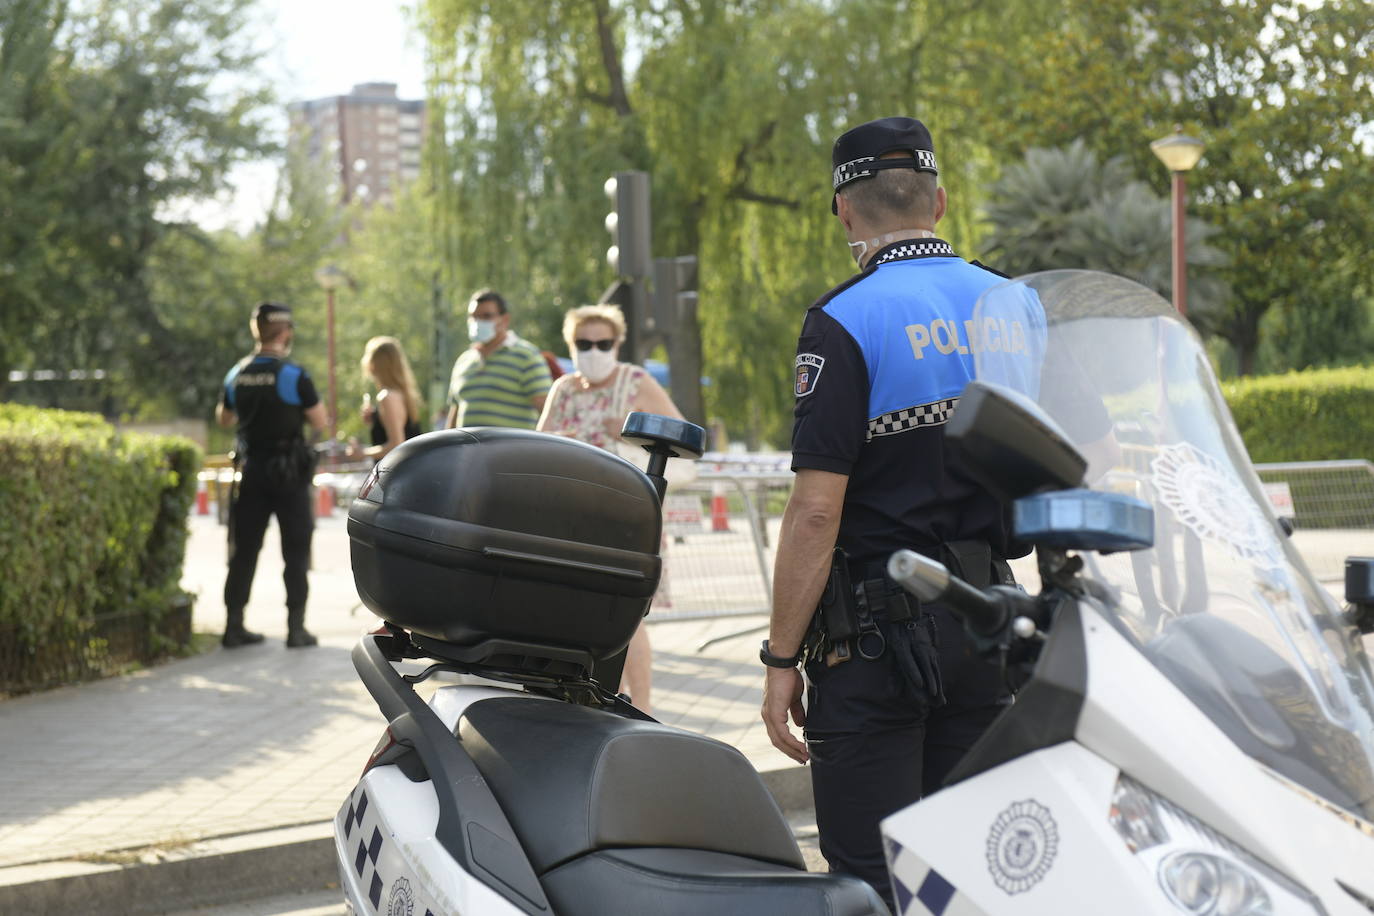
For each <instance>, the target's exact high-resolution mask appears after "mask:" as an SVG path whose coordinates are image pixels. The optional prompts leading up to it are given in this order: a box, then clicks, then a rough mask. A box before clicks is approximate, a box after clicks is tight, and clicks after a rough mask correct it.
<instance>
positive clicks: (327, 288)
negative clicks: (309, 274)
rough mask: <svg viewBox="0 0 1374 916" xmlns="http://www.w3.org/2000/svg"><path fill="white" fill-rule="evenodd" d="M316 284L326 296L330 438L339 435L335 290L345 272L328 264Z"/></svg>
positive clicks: (316, 277)
mask: <svg viewBox="0 0 1374 916" xmlns="http://www.w3.org/2000/svg"><path fill="white" fill-rule="evenodd" d="M315 282H316V283H318V284H320V286H321V287H322V288H323V289H324V294H325V304H326V312H325V322H326V325H327V326H328V339H329V438H330V439H334V438H337V434H338V397H337V392H336V388H335V382H334V290H336V289H338V288H339V287H340V286H341V285H342V284H343V282H344V272H343V271H342V270H340V269H339V268H338V267H336V266H334V265H333V264H326V265H324V266H323V267H321V268H319V269H318V270H316V271H315Z"/></svg>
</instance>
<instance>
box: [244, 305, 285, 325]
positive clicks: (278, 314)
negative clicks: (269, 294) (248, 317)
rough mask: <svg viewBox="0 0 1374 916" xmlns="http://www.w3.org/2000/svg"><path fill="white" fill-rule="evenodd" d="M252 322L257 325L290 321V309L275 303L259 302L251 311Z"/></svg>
mask: <svg viewBox="0 0 1374 916" xmlns="http://www.w3.org/2000/svg"><path fill="white" fill-rule="evenodd" d="M253 320H254V321H256V322H258V323H264V322H278V321H287V322H289V321H290V320H291V309H290V308H288V307H287V306H284V305H280V304H278V303H276V302H261V303H259V304H258V307H257V308H255V309H253Z"/></svg>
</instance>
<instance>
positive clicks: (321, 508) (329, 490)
mask: <svg viewBox="0 0 1374 916" xmlns="http://www.w3.org/2000/svg"><path fill="white" fill-rule="evenodd" d="M333 514H334V488H333V487H331V486H329V485H328V484H321V485H320V486H318V487H316V488H315V517H316V518H329V516H331V515H333Z"/></svg>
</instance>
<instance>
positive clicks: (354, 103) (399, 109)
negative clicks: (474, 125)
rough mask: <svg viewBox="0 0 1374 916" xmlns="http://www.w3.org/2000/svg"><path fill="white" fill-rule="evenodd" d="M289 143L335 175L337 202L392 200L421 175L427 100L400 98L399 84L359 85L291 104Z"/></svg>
mask: <svg viewBox="0 0 1374 916" xmlns="http://www.w3.org/2000/svg"><path fill="white" fill-rule="evenodd" d="M287 112H288V113H289V116H290V142H291V143H292V144H304V145H305V149H306V151H307V153H308V154H309V156H310V158H312V159H315V160H317V161H320V162H323V163H325V164H326V165H327V167H328V168H330V169H331V170H332V172H333V174H334V175H335V176H336V187H337V190H338V194H339V201H340V202H341V203H344V204H347V203H350V202H352V201H354V200H361V201H362V202H363V203H364V204H367V205H371V204H373V203H378V202H380V203H390V202H391V201H392V199H393V198H394V197H395V194H396V192H397V191H398V190H399V189H400V188H401V187H402V186H404V185H406V184H408V183H409V182H412V181H414V180H415V179H417V178H419V177H420V147H421V144H422V142H423V139H424V133H425V103H424V101H423V100H409V99H400V98H397V97H396V84H395V83H359V84H358V85H356V86H354V87H353V91H352V92H350V93H349V94H348V95H337V96H332V97H330V98H324V99H315V100H313V101H309V102H292V103H291V104H290V105H288V106H287Z"/></svg>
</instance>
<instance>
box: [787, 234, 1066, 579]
mask: <svg viewBox="0 0 1374 916" xmlns="http://www.w3.org/2000/svg"><path fill="white" fill-rule="evenodd" d="M1003 282H1006V281H1005V278H1004V277H1003V276H1002V275H1000V274H997V273H994V272H992V271H991V270H988V269H986V268H983V267H981V266H978V265H975V264H970V263H969V262H967V261H964V260H963V259H962V258H959V257H958V256H956V255H955V253H954V251H953V249H952V248H950V246H949V245H948V244H947V243H946V242H943V241H941V240H939V239H912V240H906V241H902V242H898V243H895V244H893V245H889V246H887V247H886V248H883V249H881V250H880V251H878V252H877V253H876V254H875V255H874V257H873V259H872V260H871V261H870V262H869V267H868V268H867V269H866V270H864V271H863V272H862V273H860V274H858V275H856V276H855V277H853V278H851V279H850V280H849V281H847V282H846V283H844V284H842V285H840V286H838V287H836V288H835V289H833V290H831V291H830V292H828V293H826V294H825V295H824V296H822V297H821V298H820V299H819V300H818V301H817V302H816V303H815V304H814V305H812V306H811V308H810V310H808V312H807V314H806V319H805V322H804V323H803V325H802V332H801V337H800V339H799V340H798V342H797V361H796V366H795V386H796V388H795V393H796V397H797V401H796V408H795V414H794V415H795V419H794V423H793V429H792V468H793V470H799V469H801V468H813V469H817V470H823V471H832V472H834V473H837V474H847V475H848V476H849V485H848V488H847V490H846V492H845V498H844V510H843V514H842V516H841V520H840V531H839V537H838V545H839V546H840V547H843V548H844V549H845V551H846V552H848V554H849V556H850V558H851V560H852V561H864V560H868V561H874V560H877V561H886V559H887V557H888V555H890V554H891V553H892V552H893V551H894V550H898V549H900V548H903V547H906V548H911V549H914V550H917V551H920V552H923V553H927V554H930V555H933V556H939V545H940V544H941V543H944V542H947V541H958V540H974V539H980V540H985V541H987V542H988V543H989V544H991V545H992V549H993V550H994V552H996V553H998V554H999V555H1001V556H1004V557H1006V556H1016V555H1020V554H1021V553H1024V552H1025V551H1024V548H1020V549H1017V550H1016V552H1015V553H1012V552H1011V551H1012V550H1013V548H1012V546H1011V545H1010V544H1009V538H1008V524H1007V514H1006V507H1004V506H1003V505H1002V504H1000V503H999V502H998V501H997V500H996V499H994V498H993V497H992V496H990V495H989V494H988V493H987V491H986V490H984V489H983V488H982V487H981V486H979V485H978V484H977V483H976V482H974V481H973V480H972V479H971V478H970V477H968V476H966V475H965V474H964V473H963V472H962V471H961V469H960V467H959V465H958V463H957V461H956V460H954V459H953V456H952V454H951V450H950V447H949V446H948V445H947V444H946V442H945V432H944V425H945V423H946V422H947V421H948V420H949V417H950V415H951V413H952V412H953V410H954V407H955V405H956V404H957V403H958V399H959V395H960V393H961V392H962V391H963V389H964V385H965V384H966V383H967V382H968V381H969V380H970V379H971V378H973V377H974V355H975V353H976V352H979V351H985V352H988V353H996V354H997V358H998V360H999V361H1000V362H1001V363H1002V364H1003V366H1004V367H1005V366H1012V367H1023V369H1024V373H1025V376H1026V377H1027V378H1029V379H1035V380H1038V377H1039V366H1040V364H1041V362H1042V360H1043V355H1044V345H1045V327H1044V315H1043V311H1042V310H1041V309H1040V308H1039V305H1038V302H1037V301H1036V300H1035V299H1034V297H1033V295H1032V296H1028V297H1027V308H1026V309H1025V310H1024V311H1023V312H1021V313H1018V314H1014V315H1012V316H1011V317H1007V318H995V319H993V318H990V319H988V320H986V321H980V322H979V324H980V325H982V326H981V327H975V322H974V305H975V303H976V302H977V300H978V297H979V295H981V294H982V292H983V291H984V290H986V289H988V288H989V287H991V286H995V285H997V284H999V283H1003ZM1032 384H1033V383H1032ZM1030 393H1031V395H1032V396H1034V392H1030Z"/></svg>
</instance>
